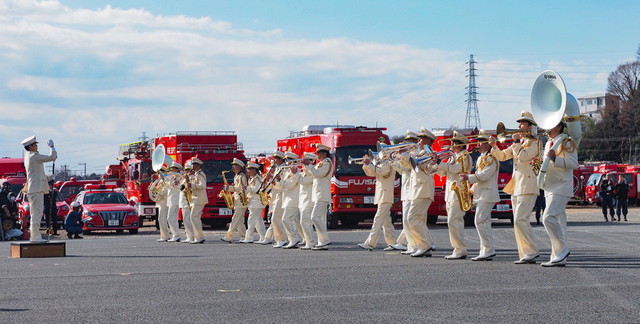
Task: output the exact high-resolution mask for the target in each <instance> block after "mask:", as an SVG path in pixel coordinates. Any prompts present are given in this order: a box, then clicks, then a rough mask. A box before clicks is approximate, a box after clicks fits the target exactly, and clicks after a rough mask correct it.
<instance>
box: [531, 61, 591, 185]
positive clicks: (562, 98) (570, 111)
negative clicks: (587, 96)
mask: <svg viewBox="0 0 640 324" xmlns="http://www.w3.org/2000/svg"><path fill="white" fill-rule="evenodd" d="M531 114H532V115H533V117H534V118H535V120H536V123H538V126H540V128H543V129H546V130H549V129H552V128H554V127H556V126H557V125H558V124H559V123H560V122H561V121H563V120H564V121H565V122H566V124H567V128H566V130H567V132H566V133H567V134H561V135H560V136H559V137H560V138H558V139H556V141H555V142H554V145H553V147H552V148H551V149H553V150H555V151H557V150H558V148H559V147H560V145H562V143H563V142H564V140H565V139H566V138H567V137H568V136H571V138H572V139H573V140H574V142H575V143H576V146H577V145H580V140H581V139H582V129H581V126H580V107H579V106H578V101H577V100H576V98H575V97H574V96H573V95H571V94H570V93H568V92H567V89H566V87H565V84H564V80H562V77H560V75H559V74H558V73H556V72H554V71H550V70H547V71H544V72H542V74H540V75H539V76H538V78H537V79H536V82H535V83H534V84H533V88H532V89H531ZM548 167H549V158H548V157H546V156H545V157H544V160H543V162H542V166H541V168H540V173H539V174H538V187H539V188H542V187H543V185H544V177H545V174H546V172H547V168H548Z"/></svg>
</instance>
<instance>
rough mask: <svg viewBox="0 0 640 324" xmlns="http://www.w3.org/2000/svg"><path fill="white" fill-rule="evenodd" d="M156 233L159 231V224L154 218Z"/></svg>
mask: <svg viewBox="0 0 640 324" xmlns="http://www.w3.org/2000/svg"><path fill="white" fill-rule="evenodd" d="M155 222H156V231H159V230H160V223H158V219H157V218H156V221H155Z"/></svg>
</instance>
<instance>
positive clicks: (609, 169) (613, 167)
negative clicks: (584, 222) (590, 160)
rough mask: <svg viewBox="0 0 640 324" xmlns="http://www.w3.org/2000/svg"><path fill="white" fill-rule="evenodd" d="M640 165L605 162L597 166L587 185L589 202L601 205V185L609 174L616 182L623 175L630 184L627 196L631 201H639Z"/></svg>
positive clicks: (586, 191) (586, 194) (586, 197)
mask: <svg viewBox="0 0 640 324" xmlns="http://www.w3.org/2000/svg"><path fill="white" fill-rule="evenodd" d="M639 173H640V166H634V165H629V164H615V163H603V164H600V165H599V166H597V167H595V169H594V173H593V174H591V176H590V177H589V179H588V180H587V183H586V186H585V200H586V201H587V202H588V203H589V204H594V203H595V204H597V205H600V185H602V180H604V179H605V178H606V177H607V176H610V177H612V179H613V181H614V183H615V182H617V181H618V175H620V174H621V175H623V176H624V178H625V180H626V181H627V183H628V184H629V193H628V195H627V197H628V198H629V202H630V203H637V202H638V196H639V193H638V190H639V189H638V182H639V181H640V174H639Z"/></svg>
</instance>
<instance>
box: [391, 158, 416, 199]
mask: <svg viewBox="0 0 640 324" xmlns="http://www.w3.org/2000/svg"><path fill="white" fill-rule="evenodd" d="M406 163H407V162H405V161H395V162H393V164H392V165H391V166H392V167H393V169H394V170H396V171H397V172H398V173H399V174H400V178H401V179H402V180H401V181H402V183H401V186H400V200H401V201H406V200H411V199H410V197H411V170H412V169H411V167H410V166H408V165H406Z"/></svg>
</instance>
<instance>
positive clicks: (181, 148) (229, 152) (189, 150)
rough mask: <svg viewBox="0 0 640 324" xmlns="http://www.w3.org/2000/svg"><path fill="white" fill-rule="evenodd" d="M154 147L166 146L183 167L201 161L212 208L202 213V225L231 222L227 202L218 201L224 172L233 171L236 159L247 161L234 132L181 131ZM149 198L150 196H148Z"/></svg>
mask: <svg viewBox="0 0 640 324" xmlns="http://www.w3.org/2000/svg"><path fill="white" fill-rule="evenodd" d="M154 144H155V146H158V145H160V144H163V145H164V147H165V150H166V151H165V153H166V154H167V155H169V156H170V157H171V158H172V159H173V160H174V161H176V162H177V163H180V164H182V165H184V164H185V163H186V162H187V160H189V159H191V158H192V157H194V156H197V157H198V159H200V160H202V161H203V162H204V164H203V165H202V171H204V173H205V174H206V176H207V196H208V198H209V204H208V205H206V206H205V207H204V210H203V211H202V223H203V224H207V225H210V226H220V225H225V224H226V223H228V222H229V221H230V220H231V216H233V210H231V209H229V208H227V206H226V205H225V202H224V199H223V198H220V197H218V193H219V192H220V191H221V190H222V186H223V178H222V171H226V170H230V169H231V162H232V161H233V159H234V158H237V159H239V160H242V161H246V160H247V159H246V158H245V155H244V149H243V146H242V143H240V142H238V136H237V135H236V133H235V132H234V131H181V132H176V133H170V134H163V135H159V136H158V137H156V138H155V140H154ZM226 178H227V182H229V183H232V182H233V172H229V173H227V174H226ZM147 194H148V193H147Z"/></svg>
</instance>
